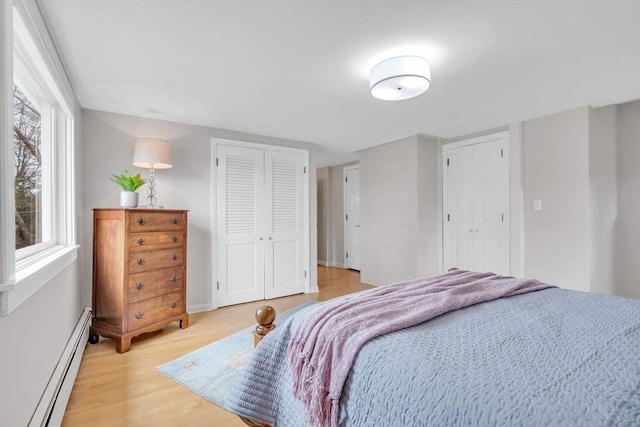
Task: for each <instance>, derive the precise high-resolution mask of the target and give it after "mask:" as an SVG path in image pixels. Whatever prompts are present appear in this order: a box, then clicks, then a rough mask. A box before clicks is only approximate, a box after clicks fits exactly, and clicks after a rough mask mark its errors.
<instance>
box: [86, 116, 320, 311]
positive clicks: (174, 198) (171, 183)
mask: <svg viewBox="0 0 640 427" xmlns="http://www.w3.org/2000/svg"><path fill="white" fill-rule="evenodd" d="M83 132H84V140H85V145H84V155H83V166H84V171H83V173H84V182H85V183H86V185H85V187H84V189H83V197H84V206H85V209H84V214H83V218H84V222H85V226H84V230H85V235H86V236H88V238H87V239H85V245H84V254H85V256H84V262H83V271H82V277H83V278H84V279H85V283H87V284H88V285H87V286H85V288H84V294H83V300H84V301H85V303H90V300H91V285H90V284H91V261H90V260H91V250H92V249H91V236H92V226H93V223H92V208H97V207H117V206H118V203H119V199H118V197H119V192H120V190H119V188H118V187H117V186H116V185H115V184H114V183H112V182H111V181H109V179H108V178H109V176H110V174H111V173H119V172H122V171H124V170H125V169H126V170H129V171H131V172H134V171H135V172H138V171H139V172H142V174H143V175H144V174H147V173H148V170H146V169H139V168H135V167H134V166H132V164H131V159H132V154H133V145H134V142H135V139H136V138H137V137H141V136H154V137H158V138H163V139H165V140H167V141H168V142H169V145H170V146H171V152H172V156H173V168H171V169H163V170H158V171H156V183H157V185H156V189H157V197H158V204H159V205H164V206H165V207H167V208H175V209H188V210H189V227H188V246H187V250H188V253H187V256H188V261H187V308H188V310H190V311H199V310H206V309H209V308H211V306H212V304H214V305H215V301H214V296H213V294H212V282H213V280H212V274H213V267H212V262H211V260H212V252H211V239H214V238H215V230H212V228H211V227H212V223H211V194H212V192H211V183H212V176H211V171H212V170H211V152H212V151H211V150H212V142H211V138H212V137H217V138H226V139H235V140H240V141H246V142H255V143H261V144H275V145H283V146H289V147H296V148H305V149H308V150H309V159H310V160H309V161H310V165H309V166H310V170H309V173H310V176H309V182H310V194H309V197H310V205H311V206H310V231H309V233H310V252H311V265H312V266H314V265H315V264H316V261H317V236H316V230H317V227H316V223H317V218H316V217H317V196H316V185H314V183H315V182H316V173H315V145H314V144H307V143H302V142H297V141H289V140H280V139H275V138H268V137H261V136H256V135H248V134H241V133H238V132H232V131H225V130H221V129H213V128H205V127H199V126H192V125H186V124H180V123H172V122H165V121H160V120H151V119H144V118H140V117H133V116H127V115H122V114H114V113H106V112H100V111H94V110H83ZM145 194H146V187H142V189H141V190H140V197H141V201H143V200H144V196H145ZM141 204H142V203H141ZM310 283H311V287H316V286H317V272H316V269H315V268H311V271H310Z"/></svg>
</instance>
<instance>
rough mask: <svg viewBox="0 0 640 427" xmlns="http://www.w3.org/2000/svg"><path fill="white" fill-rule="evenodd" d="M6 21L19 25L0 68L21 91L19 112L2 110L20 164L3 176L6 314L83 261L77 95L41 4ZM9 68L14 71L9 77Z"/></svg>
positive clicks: (11, 156) (2, 153) (11, 151)
mask: <svg viewBox="0 0 640 427" xmlns="http://www.w3.org/2000/svg"><path fill="white" fill-rule="evenodd" d="M3 7H4V6H3ZM6 11H7V9H4V12H6ZM0 18H2V20H3V22H1V23H0V24H2V26H3V27H4V26H5V25H7V27H8V28H13V46H11V41H9V42H8V43H5V44H4V45H3V47H2V51H3V52H4V55H3V60H4V61H5V62H9V63H10V64H11V65H12V67H8V68H6V67H5V68H4V69H3V70H0V81H2V82H3V83H4V82H6V83H9V81H11V82H12V85H11V86H9V87H6V86H8V85H6V86H5V87H3V91H2V92H3V93H11V89H13V91H12V92H13V108H12V109H11V110H12V111H11V112H10V113H12V116H13V117H12V118H11V117H8V116H9V114H5V113H4V112H3V113H2V114H1V115H0V116H2V117H0V121H2V124H3V126H4V124H7V125H9V121H10V120H12V121H13V123H12V124H13V126H12V128H13V144H3V145H2V146H0V160H2V164H3V165H7V166H8V165H9V164H11V165H12V166H13V167H12V168H11V171H5V170H3V171H2V172H1V173H0V183H2V188H0V197H1V198H2V200H0V220H1V222H2V224H1V226H0V234H2V237H3V238H2V240H1V241H0V269H1V270H0V273H1V274H0V314H6V313H8V312H10V311H11V310H13V309H14V308H15V307H17V306H18V305H19V304H21V303H22V302H23V301H25V300H26V299H27V298H28V297H29V296H31V295H32V294H33V293H35V292H36V291H37V290H38V289H39V288H40V287H42V286H44V285H45V284H46V283H48V282H49V281H50V280H51V278H52V277H54V276H55V275H56V274H58V273H59V272H60V271H61V270H62V269H63V268H64V267H66V266H67V265H69V264H70V263H71V262H72V261H73V260H75V259H76V252H77V245H76V233H75V179H74V164H75V162H74V149H73V147H74V132H73V130H74V106H75V98H74V96H73V91H72V89H71V86H70V84H69V81H68V79H67V77H66V75H65V74H64V70H63V69H62V68H61V66H60V63H59V61H58V58H57V56H56V53H55V51H52V50H51V49H50V48H48V46H52V44H51V43H52V42H51V40H50V39H49V38H48V32H47V31H46V26H45V24H44V21H43V20H42V16H41V15H40V13H39V11H38V9H37V5H35V2H26V1H17V2H15V3H14V6H13V11H12V14H10V16H7V15H2V14H0ZM11 51H12V52H13V55H10V54H9V53H10V52H11ZM7 54H9V55H7ZM7 56H9V57H7ZM7 69H9V70H11V69H13V76H11V74H8V75H7V74H2V73H3V72H4V73H6V70H7ZM11 77H13V78H11ZM0 111H6V110H3V108H2V107H0ZM3 126H0V128H2V127H3ZM8 127H9V126H7V128H8ZM5 135H6V136H8V135H7V133H4V134H3V138H4V136H5ZM11 186H12V187H13V188H10V187H11ZM7 187H8V188H7ZM10 231H13V232H10Z"/></svg>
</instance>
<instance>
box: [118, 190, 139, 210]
mask: <svg viewBox="0 0 640 427" xmlns="http://www.w3.org/2000/svg"><path fill="white" fill-rule="evenodd" d="M120 207H122V208H137V207H138V193H136V192H135V191H122V192H120Z"/></svg>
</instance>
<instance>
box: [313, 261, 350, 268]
mask: <svg viewBox="0 0 640 427" xmlns="http://www.w3.org/2000/svg"><path fill="white" fill-rule="evenodd" d="M318 265H321V266H323V267H338V268H344V264H341V263H339V262H327V261H318Z"/></svg>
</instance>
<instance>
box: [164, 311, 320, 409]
mask: <svg viewBox="0 0 640 427" xmlns="http://www.w3.org/2000/svg"><path fill="white" fill-rule="evenodd" d="M311 304H314V302H307V303H304V304H301V305H299V306H297V307H294V308H292V309H291V310H288V311H285V312H283V313H278V315H277V317H276V322H275V323H276V325H279V324H282V323H283V322H284V321H285V320H286V319H287V318H289V317H290V316H291V315H293V314H294V313H296V312H297V311H299V310H300V309H302V308H304V307H308V306H309V305H311ZM276 327H277V326H276ZM253 330H255V326H250V327H248V328H245V329H243V330H241V331H239V332H236V333H235V334H233V335H230V336H228V337H226V338H223V339H221V340H219V341H216V342H213V343H211V344H209V345H206V346H204V347H202V348H200V349H198V350H196V351H194V352H191V353H189V354H186V355H184V356H182V357H180V358H178V359H176V360H173V361H171V362H169V363H166V364H164V365H161V366H158V367H157V369H158V370H159V371H160V372H161V373H162V374H164V375H166V376H167V377H169V378H170V379H172V380H173V381H175V382H177V383H178V384H180V385H181V386H183V387H185V388H186V389H188V390H190V391H192V392H193V393H195V394H197V395H199V396H201V397H203V398H204V399H206V400H208V401H209V402H212V403H215V404H216V405H218V406H223V404H224V400H225V397H226V396H227V394H228V391H229V388H230V387H231V385H232V384H233V383H234V381H235V378H236V375H237V374H238V372H239V370H240V369H242V367H243V366H244V365H245V363H246V362H247V361H248V360H249V358H250V357H251V354H252V352H253Z"/></svg>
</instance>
